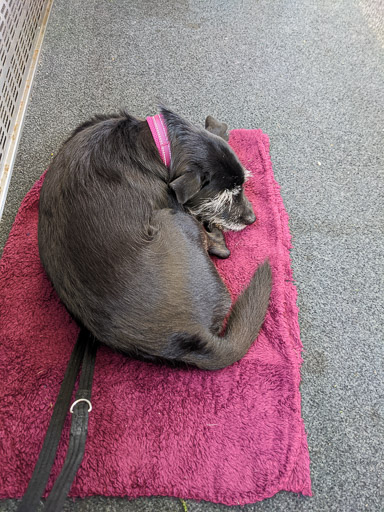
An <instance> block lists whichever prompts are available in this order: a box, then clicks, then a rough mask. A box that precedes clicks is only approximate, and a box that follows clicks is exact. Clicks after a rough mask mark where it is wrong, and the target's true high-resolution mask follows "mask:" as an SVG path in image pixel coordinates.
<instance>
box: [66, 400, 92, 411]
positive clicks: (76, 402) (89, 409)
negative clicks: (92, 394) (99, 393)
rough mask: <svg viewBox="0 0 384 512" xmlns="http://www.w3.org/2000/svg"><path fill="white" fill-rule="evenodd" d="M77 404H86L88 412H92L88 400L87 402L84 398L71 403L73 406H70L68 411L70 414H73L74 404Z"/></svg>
mask: <svg viewBox="0 0 384 512" xmlns="http://www.w3.org/2000/svg"><path fill="white" fill-rule="evenodd" d="M79 402H87V404H88V406H89V408H88V412H91V411H92V404H91V402H90V401H89V400H87V399H86V398H79V399H78V400H75V401H74V402H73V404H72V405H71V408H70V409H69V412H70V413H71V414H73V408H74V407H75V405H76V404H78V403H79Z"/></svg>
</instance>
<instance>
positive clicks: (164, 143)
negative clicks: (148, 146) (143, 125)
mask: <svg viewBox="0 0 384 512" xmlns="http://www.w3.org/2000/svg"><path fill="white" fill-rule="evenodd" d="M147 123H148V126H149V128H150V130H151V132H152V136H153V138H154V140H155V142H156V146H157V149H158V150H159V153H160V156H161V159H162V161H163V162H164V164H165V165H166V166H167V167H169V166H170V165H171V143H170V142H169V140H168V134H167V127H166V125H165V121H164V117H163V116H162V114H156V115H155V116H152V117H147Z"/></svg>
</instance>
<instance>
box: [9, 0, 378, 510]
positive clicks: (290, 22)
mask: <svg viewBox="0 0 384 512" xmlns="http://www.w3.org/2000/svg"><path fill="white" fill-rule="evenodd" d="M383 31H384V22H383V4H382V3H380V1H379V0H377V1H375V0H365V1H358V0H338V1H335V0H302V1H298V0H297V1H295V0H291V1H288V0H275V1H273V2H271V1H270V0H258V1H256V0H232V1H225V0H206V1H203V0H195V1H193V2H192V1H187V0H179V1H171V0H164V1H162V2H154V1H153V2H152V1H149V0H132V1H126V0H87V1H86V2H84V1H83V0H71V1H67V0H55V1H54V6H53V10H52V13H51V17H50V21H49V24H48V29H47V33H46V37H45V40H44V45H43V50H42V54H41V59H40V62H39V67H38V71H37V75H36V80H35V84H34V87H33V92H32V97H31V101H30V104H29V107H28V112H27V117H26V121H25V126H24V131H23V135H22V138H21V143H20V146H19V150H18V156H17V161H16V165H15V168H14V173H13V177H12V181H11V184H10V189H9V195H8V200H7V203H6V208H5V213H4V217H3V220H2V222H1V245H2V246H3V245H4V243H5V241H6V238H7V236H8V233H9V230H10V227H11V224H12V222H13V219H14V217H15V215H16V212H17V209H18V207H19V205H20V202H21V200H22V198H23V196H24V195H25V194H26V192H27V191H28V190H29V188H30V187H31V186H32V184H33V183H34V181H35V180H36V179H37V178H38V177H39V175H40V174H41V173H42V172H43V171H44V169H45V168H46V167H47V165H48V164H49V162H50V159H51V154H52V153H54V152H55V151H56V150H57V149H58V147H59V145H60V143H61V142H62V141H63V140H64V139H65V138H66V137H67V135H68V134H69V132H70V131H71V130H72V128H74V127H75V126H76V124H77V123H79V122H80V121H82V120H84V119H86V118H87V117H89V116H90V115H91V114H93V113H96V112H111V111H115V110H116V109H118V108H119V107H121V106H127V107H128V108H129V110H130V111H131V112H132V113H134V114H136V115H138V116H145V115H148V114H151V113H155V111H156V98H157V97H160V98H162V99H163V100H164V101H165V102H167V103H168V104H169V105H170V106H172V107H173V108H174V109H175V110H177V111H178V112H179V113H180V114H182V115H184V116H186V117H188V118H189V119H190V120H191V121H192V122H195V123H202V122H203V120H204V119H205V116H206V115H207V114H212V115H214V116H215V117H217V118H218V119H220V120H222V121H226V122H227V123H228V124H229V126H230V127H231V128H262V129H263V130H264V131H265V132H266V133H268V135H269V136H270V140H271V155H272V160H273V165H274V171H275V175H276V179H277V180H278V182H279V183H280V185H281V192H282V196H283V199H284V203H285V206H286V209H287V210H288V213H289V215H290V227H291V232H292V236H293V243H294V250H293V251H292V253H291V255H292V266H293V271H294V276H295V280H296V283H297V288H298V293H299V299H298V305H299V308H300V315H299V320H300V326H301V335H302V341H303V344H304V348H305V351H304V354H303V357H304V364H303V367H302V383H301V392H302V408H303V417H304V421H305V425H306V429H307V431H308V442H309V448H310V455H311V475H312V482H313V492H314V496H313V498H303V497H301V496H297V495H294V494H290V493H285V492H282V493H279V494H278V495H276V496H275V497H273V498H271V499H268V500H265V501H264V502H262V503H258V504H254V505H249V506H246V507H245V508H244V510H246V511H248V512H251V511H287V512H288V511H295V512H297V511H305V512H306V511H338V512H340V511H383V510H384V484H383V481H384V475H383V473H384V471H383V469H384V468H383V465H384V463H383V460H384V455H383V445H384V428H383V425H384V389H383V388H384V386H383V380H384V379H383V361H384V357H383V356H384V354H383V352H384V349H383V339H384V336H383V334H384V333H383V325H384V315H383V284H384V283H383V276H384V268H383V267H384V254H383V247H384V237H383V227H384V218H383V217H384V206H383V188H384V178H383V169H384V162H383V160H384V144H383V143H384V140H383V126H384V123H383V121H384V116H383V105H384V86H383V84H384V50H383V44H384V32H383ZM16 506H17V503H16V502H15V501H14V500H6V501H2V502H1V503H0V510H1V511H11V510H15V509H16ZM187 506H188V511H189V512H203V511H212V512H213V511H219V510H220V511H221V510H223V511H224V510H240V509H239V508H236V507H234V508H228V507H225V506H223V505H214V504H211V503H206V502H200V503H197V502H194V501H190V500H188V502H187ZM65 510H67V511H122V510H124V511H175V512H176V511H180V512H181V511H183V505H182V503H181V502H180V501H179V500H177V499H175V498H157V497H154V498H143V499H139V500H134V501H128V500H125V499H107V498H103V497H93V498H89V499H85V500H76V501H75V502H74V503H73V502H71V501H70V500H68V501H67V503H66V508H65Z"/></svg>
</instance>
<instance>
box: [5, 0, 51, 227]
mask: <svg viewBox="0 0 384 512" xmlns="http://www.w3.org/2000/svg"><path fill="white" fill-rule="evenodd" d="M52 2H53V0H0V218H1V214H2V211H3V208H4V204H5V198H6V195H7V190H8V186H9V181H10V178H11V174H12V168H13V163H14V160H15V155H16V150H17V145H18V141H19V137H20V132H21V127H22V125H23V121H24V114H25V111H26V105H27V103H28V98H29V93H30V89H31V85H32V81H33V76H34V73H35V70H36V64H37V60H38V57H39V53H40V48H41V43H42V40H43V37H44V32H45V27H46V24H47V21H48V16H49V12H50V9H51V6H52Z"/></svg>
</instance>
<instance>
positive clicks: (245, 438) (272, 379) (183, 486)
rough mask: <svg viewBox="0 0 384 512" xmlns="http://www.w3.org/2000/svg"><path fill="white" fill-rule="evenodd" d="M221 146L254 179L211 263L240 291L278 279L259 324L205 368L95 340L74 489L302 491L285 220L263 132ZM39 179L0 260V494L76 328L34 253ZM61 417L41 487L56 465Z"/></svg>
mask: <svg viewBox="0 0 384 512" xmlns="http://www.w3.org/2000/svg"><path fill="white" fill-rule="evenodd" d="M230 144H231V146H232V147H233V149H234V150H235V151H236V153H237V154H238V156H239V158H240V160H241V162H242V163H243V165H244V166H245V167H246V168H247V169H249V170H250V171H251V173H252V177H251V178H250V179H249V181H248V182H247V184H246V192H247V195H248V197H249V198H250V200H251V201H252V203H253V204H254V208H255V212H256V214H257V218H258V220H257V222H256V223H255V224H253V225H252V226H249V227H247V228H246V229H245V230H244V231H242V232H238V233H230V234H228V235H227V243H228V247H229V248H230V250H231V256H230V258H229V259H228V260H223V261H217V262H216V263H217V268H218V269H219V272H220V274H221V275H222V277H223V279H224V280H225V282H226V284H227V285H228V288H229V290H230V291H231V294H232V296H233V298H236V297H237V296H238V295H239V293H240V292H241V290H242V289H243V288H244V286H245V285H246V284H247V282H248V281H249V279H250V277H251V275H252V273H253V272H254V270H255V269H256V267H257V266H258V265H259V263H261V262H262V261H263V260H264V259H265V258H267V257H269V258H270V261H271V266H272V271H273V278H274V284H273V291H272V296H271V301H270V307H269V311H268V313H267V317H266V320H265V323H264V327H263V329H262V331H261V333H260V335H259V337H258V339H257V341H256V342H255V343H254V345H253V346H252V348H251V349H250V351H249V352H248V354H247V355H246V356H245V357H244V358H243V359H242V360H241V361H239V362H238V363H235V364H233V365H232V366H230V367H228V368H225V369H223V370H219V371H214V372H209V371H203V370H197V369H188V370H185V369H181V370H180V369H171V368H166V367H161V366H157V365H152V364H149V363H144V362H138V361H135V360H132V359H129V358H127V357H125V356H123V355H121V354H117V353H114V352H113V351H112V350H110V349H109V348H107V347H102V348H101V349H100V350H99V352H98V354H97V360H96V367H95V376H94V387H93V392H92V404H93V410H92V412H91V413H90V419H89V434H88V439H87V444H86V451H85V456H84V459H83V462H82V464H81V466H80V469H79V471H78V474H77V476H76V478H75V480H74V483H73V485H72V488H71V492H70V495H71V496H81V497H84V496H90V495H104V496H130V497H138V496H150V495H162V496H177V497H180V498H191V499H195V500H202V499H203V500H208V501H212V502H217V503H224V504H226V505H238V504H246V503H252V502H256V501H258V500H262V499H264V498H267V497H270V496H272V495H274V494H275V493H277V492H278V491H280V490H286V491H293V492H298V493H302V494H304V495H307V496H310V495H311V483H310V475H309V455H308V446H307V440H306V434H305V430H304V424H303V420H302V418H301V410H300V392H299V383H300V364H301V355H300V353H301V349H302V344H301V341H300V337H299V326H298V318H297V313H298V309H297V307H296V289H295V287H294V285H293V284H292V271H291V268H290V257H289V249H290V247H291V245H290V234H289V230H288V215H287V213H286V211H285V210H284V206H283V202H282V199H281V196H280V192H279V186H278V185H277V183H276V181H275V179H274V176H273V171H272V166H271V162H270V157H269V141H268V137H267V136H266V135H264V134H263V133H262V132H261V131H260V130H234V131H232V132H231V135H230ZM42 181H43V177H42V178H40V180H39V181H38V182H37V183H36V184H35V185H34V187H33V188H32V190H31V191H30V192H29V193H28V194H27V196H26V197H25V199H24V201H23V203H22V205H21V207H20V210H19V213H18V215H17V217H16V221H15V223H14V226H13V228H12V231H11V234H10V235H9V239H8V242H7V245H6V247H5V250H4V254H3V257H2V260H1V269H0V270H1V285H0V286H1V288H0V318H1V325H0V342H1V353H0V370H1V375H0V382H1V389H0V401H1V412H0V414H1V416H0V498H9V497H20V496H21V495H22V494H23V493H24V492H25V490H26V487H27V483H28V481H29V479H30V477H31V474H32V471H33V468H34V465H35V463H36V460H37V457H38V454H39V451H40V449H41V446H42V443H43V439H44V436H45V432H46V430H47V427H48V423H49V419H50V416H51V412H52V406H53V404H54V402H55V400H56V396H57V394H58V391H59V387H60V384H61V381H62V379H63V376H64V371H65V368H66V364H67V361H68V359H69V357H70V353H71V351H72V348H73V346H74V344H75V341H76V337H77V333H78V327H77V326H76V325H75V324H74V322H73V321H72V320H71V319H70V317H69V316H68V314H67V312H66V310H65V309H64V307H63V306H62V304H61V303H60V301H59V299H58V298H57V296H56V293H55V292H54V290H53V289H52V287H51V284H50V283H49V281H48V279H47V277H46V276H45V274H44V271H43V269H42V267H41V264H40V260H39V255H38V248H37V218H38V202H39V192H40V188H41V185H42ZM69 416H70V414H68V417H67V422H66V427H65V435H64V438H63V439H62V442H61V444H60V447H59V452H58V456H57V458H56V461H55V464H54V467H53V472H52V475H51V479H50V481H49V484H48V486H47V490H48V491H49V490H50V489H51V487H52V485H53V481H54V478H56V476H57V475H58V473H59V471H60V468H61V465H62V463H63V461H64V457H65V452H66V444H67V440H68V435H69V425H70V418H69Z"/></svg>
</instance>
